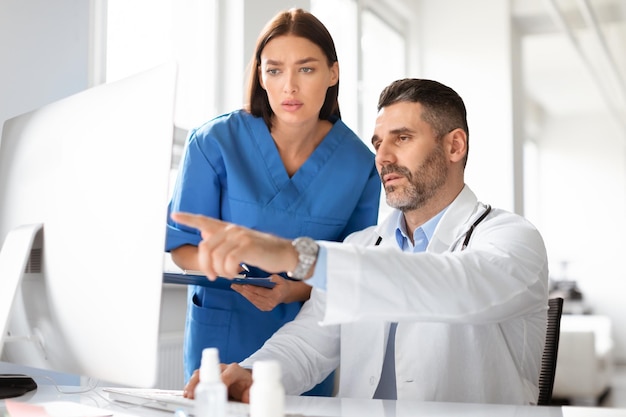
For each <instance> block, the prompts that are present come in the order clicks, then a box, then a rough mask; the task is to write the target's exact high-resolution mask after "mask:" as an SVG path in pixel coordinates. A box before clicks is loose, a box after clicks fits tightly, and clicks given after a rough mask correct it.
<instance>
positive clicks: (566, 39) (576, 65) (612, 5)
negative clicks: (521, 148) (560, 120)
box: [513, 0, 626, 126]
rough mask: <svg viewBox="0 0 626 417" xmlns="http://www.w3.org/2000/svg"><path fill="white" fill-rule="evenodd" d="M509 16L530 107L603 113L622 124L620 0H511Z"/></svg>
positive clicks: (624, 31) (625, 8)
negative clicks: (515, 32) (516, 36)
mask: <svg viewBox="0 0 626 417" xmlns="http://www.w3.org/2000/svg"><path fill="white" fill-rule="evenodd" d="M513 16H514V22H515V24H516V27H517V28H518V30H519V31H520V33H521V34H522V35H523V36H522V66H523V83H524V89H525V91H526V93H527V96H528V98H529V99H530V100H531V101H532V104H533V105H534V106H536V107H538V108H540V109H541V110H542V111H544V112H546V113H549V114H552V115H557V116H562V115H572V114H585V113H589V112H609V113H611V114H612V115H613V116H614V117H616V118H617V119H621V123H622V124H623V125H624V126H626V0H513Z"/></svg>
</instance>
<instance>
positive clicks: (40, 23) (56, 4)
mask: <svg viewBox="0 0 626 417" xmlns="http://www.w3.org/2000/svg"><path fill="white" fill-rule="evenodd" d="M89 10H90V2H89V1H85V0H55V1H53V2H51V1H48V0H28V1H23V0H2V1H0V60H1V62H2V65H0V123H4V121H5V120H6V119H8V118H10V117H13V116H17V115H18V114H21V113H24V112H26V111H30V110H33V109H35V108H37V107H40V106H42V105H44V104H48V103H51V102H53V101H55V100H58V99H60V98H63V97H67V96H69V95H71V94H74V93H77V92H79V91H81V90H84V89H85V88H87V86H88V79H89V77H88V71H87V69H88V65H89V58H88V50H89Z"/></svg>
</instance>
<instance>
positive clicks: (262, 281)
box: [163, 271, 276, 288]
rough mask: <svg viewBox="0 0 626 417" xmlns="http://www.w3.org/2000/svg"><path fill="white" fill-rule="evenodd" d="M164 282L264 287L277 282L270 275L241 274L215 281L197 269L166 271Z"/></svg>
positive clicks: (205, 285) (204, 285) (208, 285)
mask: <svg viewBox="0 0 626 417" xmlns="http://www.w3.org/2000/svg"><path fill="white" fill-rule="evenodd" d="M163 283H165V284H179V285H200V286H202V287H220V288H225V287H230V284H243V285H255V286H257V287H263V288H274V286H275V285H276V283H275V282H272V281H271V278H270V277H267V278H259V277H246V276H244V275H240V276H238V277H236V278H233V279H228V278H222V277H218V278H217V279H216V280H215V281H211V280H209V279H208V278H207V277H206V276H205V275H203V274H202V273H200V272H196V271H186V272H184V273H179V272H164V273H163Z"/></svg>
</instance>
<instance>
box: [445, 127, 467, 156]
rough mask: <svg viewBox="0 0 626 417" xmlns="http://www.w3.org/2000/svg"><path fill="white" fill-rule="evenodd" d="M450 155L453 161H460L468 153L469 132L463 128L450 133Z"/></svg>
mask: <svg viewBox="0 0 626 417" xmlns="http://www.w3.org/2000/svg"><path fill="white" fill-rule="evenodd" d="M448 145H449V146H448V157H449V158H450V161H451V162H459V161H462V160H463V159H464V158H465V155H466V154H467V133H465V131H464V130H463V129H461V128H457V129H454V130H453V131H452V132H450V133H448Z"/></svg>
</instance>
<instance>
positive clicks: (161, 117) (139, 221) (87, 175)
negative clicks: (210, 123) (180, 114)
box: [0, 63, 176, 387]
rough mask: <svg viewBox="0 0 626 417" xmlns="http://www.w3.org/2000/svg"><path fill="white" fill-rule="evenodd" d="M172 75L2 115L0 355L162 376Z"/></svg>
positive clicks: (71, 368)
mask: <svg viewBox="0 0 626 417" xmlns="http://www.w3.org/2000/svg"><path fill="white" fill-rule="evenodd" d="M175 77H176V66H175V64H173V63H171V64H164V65H162V66H160V67H157V68H155V69H152V70H149V71H146V72H143V73H140V74H137V75H135V76H132V77H129V78H127V79H124V80H120V81H117V82H114V83H110V84H104V85H101V86H97V87H94V88H91V89H88V90H85V91H83V92H81V93H78V94H75V95H73V96H70V97H68V98H65V99H62V100H59V101H57V102H54V103H52V104H49V105H46V106H44V107H42V108H40V109H37V110H35V111H32V112H29V113H27V114H23V115H20V116H17V117H15V118H12V119H9V120H7V121H6V122H5V123H4V125H3V129H2V139H1V141H0V202H1V203H0V242H4V243H3V244H2V249H1V250H0V330H2V333H0V352H1V356H0V361H3V362H11V363H16V364H20V365H24V366H27V367H34V368H40V369H47V370H52V371H58V372H63V373H68V374H74V375H81V376H87V377H92V378H96V379H99V380H103V381H107V382H112V383H119V384H123V385H129V386H141V387H150V386H153V384H154V383H155V380H156V375H157V356H158V351H157V350H158V346H157V345H158V334H159V314H160V313H159V312H160V305H161V290H162V274H163V256H164V243H165V220H166V215H167V202H168V181H169V173H170V167H171V153H172V137H173V111H174V92H175Z"/></svg>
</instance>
